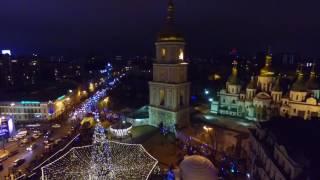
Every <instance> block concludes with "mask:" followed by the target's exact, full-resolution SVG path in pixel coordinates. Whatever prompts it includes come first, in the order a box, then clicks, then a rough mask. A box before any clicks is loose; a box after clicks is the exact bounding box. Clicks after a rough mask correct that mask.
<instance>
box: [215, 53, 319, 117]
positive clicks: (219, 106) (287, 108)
mask: <svg viewBox="0 0 320 180" xmlns="http://www.w3.org/2000/svg"><path fill="white" fill-rule="evenodd" d="M271 64H272V55H271V54H270V53H267V55H266V57H265V65H264V67H263V68H262V69H261V70H260V74H259V75H258V76H253V77H251V80H250V82H249V83H248V84H247V86H242V85H241V83H240V80H239V77H238V68H237V62H236V61H234V62H233V67H232V73H231V75H230V76H229V78H228V80H227V82H226V87H225V89H221V90H220V91H219V92H218V97H219V98H218V99H217V100H216V101H212V103H211V112H213V113H216V114H220V115H229V116H235V117H240V118H243V119H247V120H254V121H264V120H268V119H270V118H271V117H272V116H278V115H280V116H285V117H297V116H298V117H301V118H304V119H311V118H316V117H320V85H319V83H318V82H317V76H316V72H315V64H313V66H312V69H311V72H310V74H309V77H305V74H304V72H303V69H302V66H299V68H298V69H297V75H296V76H297V77H296V79H295V81H294V82H293V84H292V85H291V86H289V89H288V90H284V89H282V88H281V85H280V82H281V76H280V75H276V73H275V71H274V69H273V68H272V65H271Z"/></svg>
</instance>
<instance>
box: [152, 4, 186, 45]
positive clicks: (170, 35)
mask: <svg viewBox="0 0 320 180" xmlns="http://www.w3.org/2000/svg"><path fill="white" fill-rule="evenodd" d="M167 11H168V13H167V17H166V23H165V25H164V27H163V29H162V31H161V32H160V33H159V34H158V38H157V41H158V42H168V41H169V42H170V41H172V42H177V41H180V42H184V38H183V36H182V35H181V34H180V33H179V32H178V31H177V30H176V28H175V23H174V19H175V17H174V12H175V10H174V4H173V2H172V0H169V3H168V9H167Z"/></svg>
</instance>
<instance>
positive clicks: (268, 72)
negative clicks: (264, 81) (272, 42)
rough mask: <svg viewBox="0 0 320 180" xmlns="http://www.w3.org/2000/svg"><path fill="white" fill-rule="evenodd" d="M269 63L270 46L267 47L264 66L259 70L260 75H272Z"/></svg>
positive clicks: (270, 58) (270, 55)
mask: <svg viewBox="0 0 320 180" xmlns="http://www.w3.org/2000/svg"><path fill="white" fill-rule="evenodd" d="M271 63H272V54H271V50H270V48H268V49H267V54H266V59H265V64H264V67H263V68H262V69H261V70H260V75H261V76H273V75H274V71H273V69H272V67H271Z"/></svg>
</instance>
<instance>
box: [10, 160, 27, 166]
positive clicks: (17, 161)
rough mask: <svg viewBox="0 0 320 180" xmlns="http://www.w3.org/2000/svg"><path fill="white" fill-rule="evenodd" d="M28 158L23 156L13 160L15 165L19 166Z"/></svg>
mask: <svg viewBox="0 0 320 180" xmlns="http://www.w3.org/2000/svg"><path fill="white" fill-rule="evenodd" d="M25 161H26V160H25V159H23V158H21V159H16V160H15V161H13V167H19V166H21V165H22V164H23V163H24V162H25Z"/></svg>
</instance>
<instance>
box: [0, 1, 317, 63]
mask: <svg viewBox="0 0 320 180" xmlns="http://www.w3.org/2000/svg"><path fill="white" fill-rule="evenodd" d="M0 2H1V6H0V7H1V9H0V18H1V25H0V48H1V49H4V48H9V49H12V50H14V52H15V53H19V54H21V53H32V52H36V53H40V54H41V53H42V54H47V55H49V54H50V55H51V54H52V55H60V54H62V55H65V54H83V55H85V54H88V53H103V54H106V55H152V53H153V47H154V40H155V37H156V33H157V31H159V30H160V28H161V25H162V24H163V22H164V19H165V14H166V5H167V1H166V0H77V1H76V0H0ZM175 4H176V16H177V24H178V27H179V29H180V30H181V31H182V32H183V34H184V35H185V38H186V40H187V43H188V47H187V48H188V51H189V54H190V55H191V56H200V57H201V56H202V57H207V56H211V55H212V54H215V53H221V52H225V51H228V50H230V48H233V47H236V48H238V49H239V51H240V52H245V53H248V54H250V53H252V54H253V53H255V52H256V51H261V50H263V49H264V48H265V47H266V46H269V45H271V46H272V48H273V51H274V52H297V53H300V54H302V55H308V56H311V57H320V11H319V7H320V1H318V0H309V1H301V0H300V1H298V0H175Z"/></svg>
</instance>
